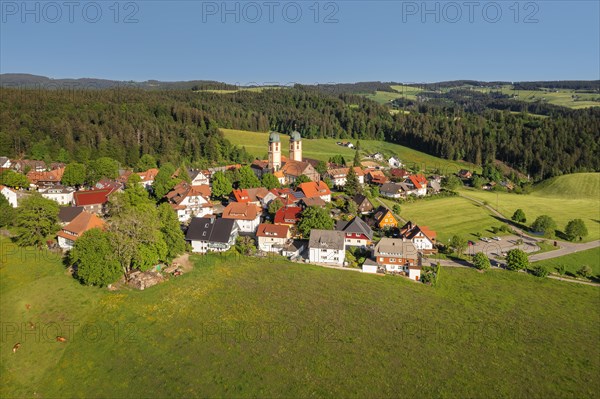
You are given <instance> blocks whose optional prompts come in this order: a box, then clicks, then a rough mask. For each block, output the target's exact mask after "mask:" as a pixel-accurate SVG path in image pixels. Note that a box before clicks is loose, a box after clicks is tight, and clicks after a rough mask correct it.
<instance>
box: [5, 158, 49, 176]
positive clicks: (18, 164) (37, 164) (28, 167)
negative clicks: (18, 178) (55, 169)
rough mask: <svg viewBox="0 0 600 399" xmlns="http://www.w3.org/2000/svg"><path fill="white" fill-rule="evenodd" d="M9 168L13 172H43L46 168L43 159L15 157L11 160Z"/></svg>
mask: <svg viewBox="0 0 600 399" xmlns="http://www.w3.org/2000/svg"><path fill="white" fill-rule="evenodd" d="M10 164H11V166H10V167H11V168H12V170H14V171H15V172H19V173H25V171H28V172H29V171H34V172H43V171H45V170H46V169H47V166H46V163H45V162H44V161H33V160H30V159H17V160H13V161H11V163H10Z"/></svg>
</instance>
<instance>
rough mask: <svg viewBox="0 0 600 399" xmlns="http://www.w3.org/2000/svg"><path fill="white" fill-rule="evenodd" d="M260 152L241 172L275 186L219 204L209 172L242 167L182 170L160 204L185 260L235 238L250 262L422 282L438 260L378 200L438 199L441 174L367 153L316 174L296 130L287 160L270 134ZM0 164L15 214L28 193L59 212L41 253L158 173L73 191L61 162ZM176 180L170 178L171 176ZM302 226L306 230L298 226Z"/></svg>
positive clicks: (411, 227)
mask: <svg viewBox="0 0 600 399" xmlns="http://www.w3.org/2000/svg"><path fill="white" fill-rule="evenodd" d="M266 144H267V148H268V159H266V160H258V159H257V160H255V161H254V162H252V164H251V165H249V167H250V169H251V170H252V172H254V175H255V176H256V178H257V179H259V180H258V181H260V179H261V178H262V177H264V176H265V175H267V174H271V175H272V176H274V177H275V178H276V179H277V183H278V187H277V188H266V187H252V188H240V187H237V188H235V187H233V188H232V189H231V192H230V193H229V194H228V195H227V196H226V198H221V199H218V198H215V197H214V196H213V195H212V194H213V191H212V185H213V177H214V176H215V174H216V173H217V172H228V171H229V172H231V171H238V170H240V169H241V168H242V165H239V164H237V165H228V166H222V167H216V168H209V169H203V170H201V169H193V168H189V169H187V170H186V171H185V172H186V173H187V176H188V180H187V181H183V180H182V181H180V182H179V183H178V184H176V185H175V186H174V187H173V188H172V189H171V190H170V191H169V192H168V193H167V194H166V195H165V196H164V197H163V198H162V201H163V202H166V203H168V204H169V205H170V206H171V208H172V209H173V211H174V212H175V213H176V215H177V220H178V221H179V223H180V224H181V229H182V231H183V233H184V234H185V240H186V241H187V242H188V243H189V248H190V250H191V252H192V253H196V254H206V253H208V252H225V251H229V250H230V249H232V248H233V247H235V246H236V243H239V242H240V240H244V242H245V243H246V246H248V245H250V246H251V247H252V250H251V251H248V250H246V252H248V254H252V255H256V256H264V255H265V254H269V255H274V254H275V255H280V256H283V257H286V258H288V259H290V260H292V261H296V262H304V263H311V264H316V265H324V266H329V267H339V268H353V269H355V270H356V269H359V270H361V271H362V272H364V273H373V274H394V275H400V276H405V277H406V278H409V279H411V280H414V281H419V280H420V279H421V270H422V267H423V266H424V264H425V263H424V259H425V258H427V257H431V256H434V255H435V254H436V253H437V252H438V244H437V241H436V236H437V234H436V232H435V231H433V230H432V229H430V228H428V227H427V226H423V225H417V224H414V223H412V222H411V221H402V219H401V218H399V217H398V215H397V212H394V209H393V207H390V205H389V204H390V202H387V203H386V202H383V201H381V200H380V199H379V197H383V198H387V199H388V200H390V201H392V202H393V201H397V200H400V199H406V198H409V197H415V198H419V197H425V196H429V195H436V194H439V193H440V192H441V191H443V189H442V179H443V176H440V175H431V176H425V175H424V174H422V173H413V172H411V171H409V170H408V169H407V168H405V167H404V165H403V163H402V161H401V160H400V159H398V158H397V157H394V156H391V157H389V158H386V157H384V155H383V154H381V153H375V154H369V155H368V156H366V157H364V158H363V159H364V160H363V161H361V162H360V163H359V162H356V160H355V164H358V166H346V165H343V164H336V163H334V162H329V163H327V169H326V170H325V171H324V173H319V172H318V171H317V169H318V168H319V161H317V160H314V159H309V158H305V157H303V154H302V137H301V135H300V134H299V133H298V132H293V133H292V134H291V135H290V145H289V153H288V156H285V155H283V154H282V145H281V137H280V134H279V133H276V132H271V133H270V134H269V136H268V143H266ZM339 145H343V146H349V145H351V146H352V147H354V145H353V144H352V143H339ZM357 156H358V151H357ZM0 163H1V165H0V167H1V168H2V170H12V171H13V172H15V173H20V174H23V173H24V172H26V173H25V174H24V176H26V178H27V180H28V182H29V187H28V188H27V189H24V188H21V189H17V188H10V187H7V186H1V187H0V189H1V193H2V194H3V195H4V196H5V197H6V198H7V200H8V202H9V203H10V204H11V206H13V207H17V206H18V204H19V202H20V200H21V199H22V198H24V197H26V196H28V195H31V194H32V193H33V192H38V193H40V194H41V195H42V196H43V197H45V198H47V199H51V200H53V201H56V202H57V203H58V204H59V205H60V206H61V207H60V211H59V215H58V217H59V221H60V225H61V228H60V231H59V232H58V233H57V235H56V241H49V242H48V246H49V247H53V246H58V247H59V248H60V249H61V250H62V251H65V252H66V251H69V250H71V249H72V248H73V246H74V244H75V242H76V240H77V239H78V238H79V237H81V236H82V235H83V234H84V233H85V232H86V231H88V230H91V229H94V228H100V229H104V228H105V227H106V226H105V225H106V221H105V216H106V211H107V205H108V203H109V201H110V199H111V196H112V195H113V194H114V193H116V192H122V191H123V190H124V188H125V186H126V184H127V182H128V181H129V180H130V178H131V176H132V175H134V174H137V176H138V177H139V178H138V177H136V179H137V180H136V181H137V182H138V183H137V184H139V185H141V186H143V187H144V188H145V189H146V190H148V191H149V192H152V190H153V183H154V179H155V178H156V176H157V174H158V173H159V169H158V168H150V169H148V170H146V171H142V172H133V171H131V170H120V171H119V173H120V176H119V177H118V178H117V179H108V178H101V179H100V180H99V181H98V182H97V183H96V184H95V185H93V186H91V187H77V188H76V187H70V186H65V185H63V184H61V180H62V179H63V174H64V171H65V165H64V164H61V163H52V164H50V165H49V166H47V165H46V164H45V163H44V162H42V161H31V160H15V161H11V160H10V159H8V158H6V157H0ZM180 173H181V171H180V170H177V171H176V172H175V174H174V176H175V177H176V176H177V175H178V174H180ZM457 176H458V177H459V178H469V177H470V176H471V172H469V171H467V170H461V171H459V172H458V173H457ZM349 180H350V182H349ZM350 185H352V186H354V187H353V189H352V190H349V186H350ZM311 212H312V213H311ZM319 218H321V219H323V220H326V221H327V223H326V226H319V225H318V222H317V220H318V219H319ZM303 219H307V220H308V222H304V224H303V225H302V221H303ZM311 222H312V223H313V224H311ZM315 223H316V224H315ZM306 226H309V227H308V228H307V227H306ZM318 227H322V228H318Z"/></svg>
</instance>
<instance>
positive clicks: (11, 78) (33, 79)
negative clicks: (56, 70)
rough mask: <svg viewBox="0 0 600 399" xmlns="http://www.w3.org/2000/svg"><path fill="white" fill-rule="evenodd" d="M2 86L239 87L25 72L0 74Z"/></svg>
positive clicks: (181, 88) (190, 88) (74, 87)
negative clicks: (53, 77) (68, 76)
mask: <svg viewBox="0 0 600 399" xmlns="http://www.w3.org/2000/svg"><path fill="white" fill-rule="evenodd" d="M0 86H2V87H16V88H22V89H92V90H94V89H113V88H137V89H145V90H157V89H162V90H235V89H237V88H238V87H237V86H235V85H230V84H227V83H223V82H217V81H212V80H190V81H180V82H161V81H158V80H147V81H145V82H134V81H121V80H109V79H96V78H78V79H71V78H67V79H52V78H48V77H46V76H39V75H30V74H24V73H4V74H0Z"/></svg>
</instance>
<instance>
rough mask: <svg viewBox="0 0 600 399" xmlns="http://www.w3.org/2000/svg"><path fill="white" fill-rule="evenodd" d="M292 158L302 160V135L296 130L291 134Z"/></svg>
mask: <svg viewBox="0 0 600 399" xmlns="http://www.w3.org/2000/svg"><path fill="white" fill-rule="evenodd" d="M290 159H291V160H292V161H299V162H302V136H300V133H299V132H298V131H296V130H294V131H293V132H292V134H291V135H290Z"/></svg>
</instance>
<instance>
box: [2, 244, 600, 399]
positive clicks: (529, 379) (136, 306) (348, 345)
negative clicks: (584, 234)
mask: <svg viewBox="0 0 600 399" xmlns="http://www.w3.org/2000/svg"><path fill="white" fill-rule="evenodd" d="M0 243H1V244H2V248H3V258H2V264H1V267H0V276H1V277H2V284H1V285H0V289H1V291H0V294H1V296H2V308H1V316H2V325H3V331H2V334H3V335H2V349H1V350H0V360H1V363H0V396H1V397H38V398H52V397H131V398H142V397H240V398H242V397H336V398H337V397H444V398H465V397H471V398H474V397H478V398H479V397H481V398H483V397H494V398H514V397H537V398H550V397H552V398H557V397H573V398H593V397H598V392H599V391H600V380H599V379H598V372H599V371H600V348H599V347H598V345H596V344H595V343H596V342H598V341H599V340H600V330H599V329H598V319H599V318H600V296H599V295H598V287H590V286H583V285H579V284H568V283H564V282H560V281H553V280H550V279H538V278H535V277H533V276H530V275H526V274H524V273H512V272H506V271H488V272H486V273H478V272H476V271H475V270H472V269H452V268H444V269H443V271H442V274H441V277H440V283H439V285H438V286H437V287H430V286H425V285H423V284H419V283H415V282H412V281H409V280H407V279H403V278H399V277H391V276H386V277H380V276H373V275H366V274H362V273H357V272H349V271H339V270H332V269H327V268H321V267H316V266H310V265H304V264H296V263H290V262H288V261H285V260H282V259H279V258H272V259H267V260H265V259H254V258H247V257H243V258H239V257H236V256H234V255H209V256H204V257H200V256H195V257H193V258H192V259H194V261H195V268H194V269H193V270H192V271H191V272H190V273H188V274H185V275H183V276H181V277H177V278H174V279H171V280H169V281H167V282H165V283H163V284H161V285H159V286H156V287H152V288H149V289H147V290H145V291H133V290H122V291H117V292H109V291H108V290H106V289H100V288H91V287H83V286H81V285H79V284H78V283H77V282H76V281H75V280H73V279H72V278H71V277H70V276H68V275H67V274H66V273H65V271H64V268H63V266H62V264H61V262H60V260H59V259H58V258H56V257H54V258H52V257H48V256H45V255H44V256H43V255H42V254H45V252H42V253H38V254H37V255H36V252H37V251H35V250H27V251H25V252H26V254H23V253H21V252H19V251H15V250H14V248H12V247H11V245H10V244H8V243H7V240H6V239H2V241H0ZM26 304H28V305H30V309H29V310H27V309H26V306H25V305H26ZM29 322H33V323H34V324H35V326H36V327H35V329H34V330H33V332H31V331H30V332H29V335H25V333H24V331H23V330H20V328H21V325H23V327H22V328H24V329H25V328H27V327H26V326H27V325H28V323H29ZM67 326H73V327H72V328H73V330H72V332H71V331H70V330H69V328H68V327H67ZM15 329H16V330H15ZM59 329H61V330H60V334H61V335H63V336H65V337H67V342H65V343H61V342H55V339H54V338H55V335H57V334H58V331H59ZM40 331H41V332H40ZM16 341H18V342H21V345H22V346H21V348H20V349H19V350H18V352H17V353H12V346H13V345H14V343H15V342H16Z"/></svg>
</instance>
